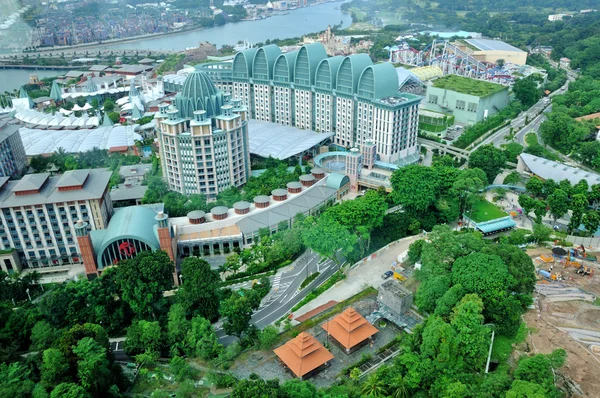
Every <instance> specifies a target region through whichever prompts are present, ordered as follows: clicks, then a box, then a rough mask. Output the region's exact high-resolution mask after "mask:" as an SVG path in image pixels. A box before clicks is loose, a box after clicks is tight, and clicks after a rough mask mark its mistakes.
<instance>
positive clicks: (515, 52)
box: [454, 39, 527, 65]
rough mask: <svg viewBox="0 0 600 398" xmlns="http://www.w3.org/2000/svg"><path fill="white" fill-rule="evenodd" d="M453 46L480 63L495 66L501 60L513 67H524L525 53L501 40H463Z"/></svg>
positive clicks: (525, 61)
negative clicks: (511, 64)
mask: <svg viewBox="0 0 600 398" xmlns="http://www.w3.org/2000/svg"><path fill="white" fill-rule="evenodd" d="M454 44H455V45H457V46H458V47H459V48H460V49H461V50H463V51H464V52H466V53H467V54H469V55H471V56H473V58H475V59H476V60H478V61H480V62H487V63H490V64H495V63H496V62H497V61H498V60H499V59H503V60H504V62H506V63H508V62H510V63H513V64H515V65H525V64H526V63H527V52H526V51H523V50H521V49H520V48H516V47H514V46H511V45H510V44H507V43H505V42H503V41H501V40H493V39H464V40H462V42H457V43H454Z"/></svg>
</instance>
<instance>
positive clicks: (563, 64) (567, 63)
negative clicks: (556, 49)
mask: <svg viewBox="0 0 600 398" xmlns="http://www.w3.org/2000/svg"><path fill="white" fill-rule="evenodd" d="M559 64H560V67H561V68H565V69H566V68H570V67H571V60H570V59H569V58H566V57H563V58H561V59H560V60H559Z"/></svg>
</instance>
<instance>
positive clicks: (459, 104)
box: [456, 100, 465, 110]
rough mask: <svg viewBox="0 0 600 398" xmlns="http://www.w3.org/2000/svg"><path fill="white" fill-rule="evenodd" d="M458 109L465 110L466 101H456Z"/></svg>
mask: <svg viewBox="0 0 600 398" xmlns="http://www.w3.org/2000/svg"><path fill="white" fill-rule="evenodd" d="M456 109H461V110H462V109H465V101H461V100H456Z"/></svg>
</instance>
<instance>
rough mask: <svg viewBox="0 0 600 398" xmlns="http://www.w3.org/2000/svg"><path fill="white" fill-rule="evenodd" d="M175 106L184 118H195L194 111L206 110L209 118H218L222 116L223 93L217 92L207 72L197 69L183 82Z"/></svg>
mask: <svg viewBox="0 0 600 398" xmlns="http://www.w3.org/2000/svg"><path fill="white" fill-rule="evenodd" d="M175 104H176V106H177V109H179V112H180V113H181V116H182V117H184V118H193V117H194V111H199V110H205V111H206V115H207V116H208V117H211V116H217V115H219V114H221V106H222V105H223V93H222V92H221V91H219V90H217V88H216V87H215V85H214V83H213V82H212V80H211V79H210V77H209V76H208V74H206V72H203V71H201V70H199V69H196V70H194V71H193V72H192V73H190V74H189V75H188V77H187V78H186V79H185V81H184V82H183V89H182V90H181V92H180V93H179V94H177V96H176V97H175Z"/></svg>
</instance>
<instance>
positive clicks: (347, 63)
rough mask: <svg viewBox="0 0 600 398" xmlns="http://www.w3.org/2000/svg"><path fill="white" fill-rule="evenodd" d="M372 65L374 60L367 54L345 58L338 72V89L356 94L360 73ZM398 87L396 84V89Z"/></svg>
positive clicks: (345, 92) (338, 90)
mask: <svg viewBox="0 0 600 398" xmlns="http://www.w3.org/2000/svg"><path fill="white" fill-rule="evenodd" d="M371 65H373V61H371V57H369V56H368V55H367V54H353V55H349V56H347V57H346V58H344V60H343V61H342V64H341V65H340V68H339V70H338V74H337V79H336V81H337V83H336V91H337V92H339V93H343V94H355V93H356V89H357V87H358V80H359V79H360V75H361V74H362V72H363V71H364V70H365V68H366V67H367V66H371ZM396 80H398V77H396ZM397 87H398V86H397V85H396V90H397Z"/></svg>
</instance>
